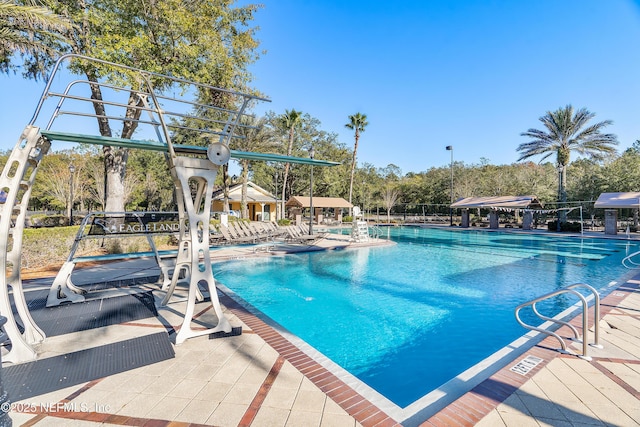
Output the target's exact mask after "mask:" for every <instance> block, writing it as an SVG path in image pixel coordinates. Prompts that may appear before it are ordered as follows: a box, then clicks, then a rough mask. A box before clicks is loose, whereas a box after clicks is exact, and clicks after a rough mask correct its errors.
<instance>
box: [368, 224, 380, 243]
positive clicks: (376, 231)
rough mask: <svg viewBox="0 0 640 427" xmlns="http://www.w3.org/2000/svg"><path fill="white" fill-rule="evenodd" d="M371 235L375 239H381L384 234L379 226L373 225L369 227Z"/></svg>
mask: <svg viewBox="0 0 640 427" xmlns="http://www.w3.org/2000/svg"><path fill="white" fill-rule="evenodd" d="M369 234H370V235H371V237H372V238H374V239H379V238H380V235H381V234H382V230H381V229H380V227H378V224H372V225H370V226H369Z"/></svg>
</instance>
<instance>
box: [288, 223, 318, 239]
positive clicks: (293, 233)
mask: <svg viewBox="0 0 640 427" xmlns="http://www.w3.org/2000/svg"><path fill="white" fill-rule="evenodd" d="M287 231H288V233H289V237H287V238H286V240H287V241H288V242H292V243H313V242H315V241H316V240H320V239H322V238H323V237H324V235H321V234H307V233H308V230H307V231H306V232H303V231H302V229H301V228H300V226H297V225H290V226H289V227H287Z"/></svg>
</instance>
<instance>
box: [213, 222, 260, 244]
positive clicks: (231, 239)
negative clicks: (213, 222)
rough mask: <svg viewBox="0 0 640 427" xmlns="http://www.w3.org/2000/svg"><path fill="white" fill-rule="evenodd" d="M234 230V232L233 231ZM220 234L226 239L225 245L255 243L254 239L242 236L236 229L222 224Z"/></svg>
mask: <svg viewBox="0 0 640 427" xmlns="http://www.w3.org/2000/svg"><path fill="white" fill-rule="evenodd" d="M232 230H233V231H232ZM220 234H222V236H223V237H224V239H225V243H229V244H234V243H235V244H239V243H255V242H256V239H255V238H254V237H247V236H240V235H238V234H237V233H236V231H235V229H232V228H231V227H227V226H224V225H222V224H220Z"/></svg>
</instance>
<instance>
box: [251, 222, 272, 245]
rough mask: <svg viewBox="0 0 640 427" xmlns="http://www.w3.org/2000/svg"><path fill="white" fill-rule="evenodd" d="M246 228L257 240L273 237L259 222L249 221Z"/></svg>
mask: <svg viewBox="0 0 640 427" xmlns="http://www.w3.org/2000/svg"><path fill="white" fill-rule="evenodd" d="M247 228H249V230H251V231H252V232H253V235H254V236H256V238H258V240H263V241H271V240H273V239H274V236H273V235H272V233H271V232H270V231H269V230H268V229H266V228H265V227H264V226H263V225H262V223H260V222H250V223H248V224H247Z"/></svg>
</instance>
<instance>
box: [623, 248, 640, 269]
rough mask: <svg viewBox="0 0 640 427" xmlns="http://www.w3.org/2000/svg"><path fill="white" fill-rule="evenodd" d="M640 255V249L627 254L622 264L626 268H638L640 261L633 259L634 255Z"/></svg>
mask: <svg viewBox="0 0 640 427" xmlns="http://www.w3.org/2000/svg"><path fill="white" fill-rule="evenodd" d="M638 255H640V251H637V252H634V253H632V254H629V255H627V256H626V257H624V259H623V260H622V265H623V266H624V267H625V268H630V269H631V268H637V267H640V263H637V262H634V261H632V260H631V259H632V258H634V257H637V256H638ZM627 264H631V265H627Z"/></svg>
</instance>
